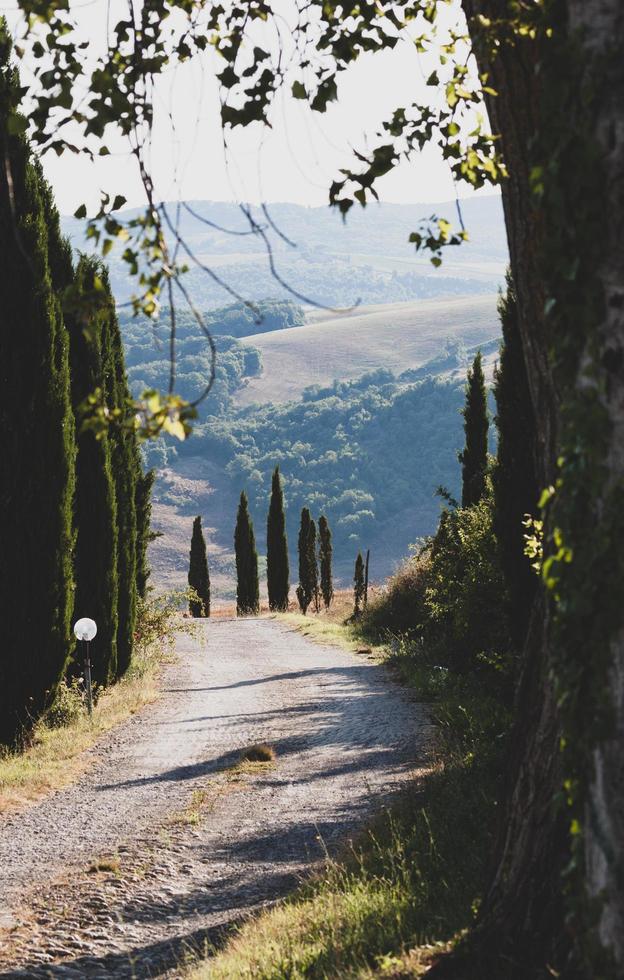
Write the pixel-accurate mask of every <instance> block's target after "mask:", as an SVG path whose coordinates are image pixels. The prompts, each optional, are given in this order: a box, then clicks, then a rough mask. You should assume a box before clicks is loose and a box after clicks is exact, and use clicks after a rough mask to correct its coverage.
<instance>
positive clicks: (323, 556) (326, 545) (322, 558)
mask: <svg viewBox="0 0 624 980" xmlns="http://www.w3.org/2000/svg"><path fill="white" fill-rule="evenodd" d="M332 552H333V548H332V535H331V529H330V527H329V522H328V520H327V518H326V517H325V515H324V514H321V516H320V517H319V564H320V566H321V594H322V596H323V602H324V603H325V608H326V609H329V607H330V606H331V603H332V599H333V598H334V582H333V577H332Z"/></svg>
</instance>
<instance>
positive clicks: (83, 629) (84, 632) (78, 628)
mask: <svg viewBox="0 0 624 980" xmlns="http://www.w3.org/2000/svg"><path fill="white" fill-rule="evenodd" d="M96 633H97V626H96V625H95V623H94V622H93V620H92V619H79V620H78V622H77V623H74V636H75V637H76V639H77V640H80V641H81V643H82V654H83V657H84V678H85V687H86V689H87V711H88V712H89V717H91V715H92V714H93V693H92V691H91V653H90V649H89V648H90V644H91V640H92V639H93V637H94V636H95V634H96Z"/></svg>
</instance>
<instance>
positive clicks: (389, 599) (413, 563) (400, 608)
mask: <svg viewBox="0 0 624 980" xmlns="http://www.w3.org/2000/svg"><path fill="white" fill-rule="evenodd" d="M430 567H431V559H430V555H429V550H428V549H422V548H421V549H419V550H418V551H417V552H416V554H414V555H412V556H411V557H410V558H408V559H406V560H405V561H404V562H403V563H402V564H401V566H400V567H399V568H398V570H397V571H396V572H395V573H394V575H392V576H391V577H390V578H389V579H388V581H387V582H386V583H385V585H384V588H383V591H382V593H381V594H380V596H379V597H378V598H376V599H374V600H373V601H372V602H369V604H368V606H367V607H366V611H365V613H364V617H363V620H362V623H363V628H365V629H366V630H367V631H368V632H370V634H371V635H372V636H374V637H384V636H385V635H386V634H387V633H388V632H389V633H391V634H393V635H402V634H405V633H410V634H415V635H418V634H419V632H420V631H421V630H422V628H423V624H424V623H425V622H426V619H427V615H428V610H427V606H426V603H425V594H426V589H427V584H428V574H429V571H430Z"/></svg>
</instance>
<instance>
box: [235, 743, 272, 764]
mask: <svg viewBox="0 0 624 980" xmlns="http://www.w3.org/2000/svg"><path fill="white" fill-rule="evenodd" d="M241 760H242V761H243V762H274V761H275V749H274V748H273V747H272V746H270V745H267V744H266V743H265V742H262V743H260V744H259V745H250V747H249V748H248V749H245V751H244V752H242V753H241Z"/></svg>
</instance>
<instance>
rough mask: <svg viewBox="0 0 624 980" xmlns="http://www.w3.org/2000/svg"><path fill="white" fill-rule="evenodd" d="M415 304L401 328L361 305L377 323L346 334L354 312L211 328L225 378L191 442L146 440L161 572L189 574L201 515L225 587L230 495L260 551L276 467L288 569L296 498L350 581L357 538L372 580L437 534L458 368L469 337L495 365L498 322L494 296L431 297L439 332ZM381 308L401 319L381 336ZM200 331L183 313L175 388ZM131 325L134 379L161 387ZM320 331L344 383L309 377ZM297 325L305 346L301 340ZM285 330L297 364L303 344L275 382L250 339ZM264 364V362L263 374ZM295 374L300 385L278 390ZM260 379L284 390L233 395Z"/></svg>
mask: <svg viewBox="0 0 624 980" xmlns="http://www.w3.org/2000/svg"><path fill="white" fill-rule="evenodd" d="M488 304H489V306H488ZM488 309H489V313H488ZM419 311H420V313H421V314H422V316H420V319H418V318H417V319H416V320H415V321H414V320H413V319H410V317H409V316H408V310H407V309H406V308H405V307H404V306H403V307H401V308H400V310H399V311H398V313H399V314H401V315H402V316H403V319H401V316H398V317H397V318H398V325H397V323H396V321H393V320H392V316H393V314H394V313H396V312H397V311H394V310H393V309H392V308H389V309H388V310H386V311H385V313H383V314H373V313H372V311H367V312H365V313H364V314H363V316H364V317H371V318H372V319H371V322H370V323H369V324H368V325H367V324H366V323H364V324H363V325H362V326H361V327H360V329H357V328H356V327H354V325H353V324H351V327H352V329H351V330H348V329H347V333H346V334H345V335H344V337H343V336H342V332H343V331H344V330H345V329H346V328H348V325H349V322H350V321H349V318H345V319H337V320H330V319H325V320H323V318H322V317H318V320H317V322H316V323H312V324H309V325H308V326H301V327H297V328H293V329H289V330H285V331H279V332H277V333H269V334H260V335H258V336H254V337H252V338H248V339H245V338H243V339H238V340H235V339H233V338H222V337H220V338H218V343H219V346H220V349H221V354H220V360H219V383H218V385H217V389H216V390H215V392H214V393H213V395H211V396H210V399H209V400H208V401H207V403H206V404H205V405H204V406H203V408H202V419H201V421H200V422H199V423H198V424H197V425H196V427H195V431H194V433H193V435H192V436H191V438H190V439H189V440H188V441H187V442H185V443H177V442H175V441H174V440H170V439H168V440H158V441H157V442H156V443H149V444H147V445H146V447H145V452H146V456H147V460H148V462H149V463H150V464H152V465H157V466H158V467H159V471H160V472H159V478H158V481H157V484H156V492H155V508H154V516H155V526H156V528H157V529H158V530H159V531H161V532H162V534H163V537H162V538H159V539H158V540H157V541H156V542H155V544H154V547H153V550H152V558H153V562H154V566H155V580H156V582H159V583H160V584H168V585H180V584H183V582H184V577H185V574H186V563H187V558H188V546H189V536H190V529H191V522H192V518H193V517H194V516H195V515H196V514H198V513H201V514H202V517H203V520H204V525H205V526H206V528H207V532H208V539H209V552H210V557H211V562H212V567H213V572H214V583H215V592H216V594H217V595H220V596H221V597H222V598H229V597H231V595H232V589H233V578H234V568H233V556H232V534H233V527H234V519H235V513H236V505H237V499H238V495H239V493H240V490H241V489H242V488H246V489H247V491H248V494H249V497H250V505H251V509H252V513H253V516H254V520H255V522H256V534H257V539H258V546H259V549H260V552H261V554H262V553H263V551H264V547H265V545H264V530H265V520H266V507H267V500H268V492H269V488H270V475H271V471H272V469H273V467H274V466H275V465H276V464H279V465H280V467H281V469H282V472H283V474H284V480H285V491H286V500H287V504H288V527H289V534H290V543H291V551H292V562H293V566H292V567H293V568H294V569H296V553H295V549H296V534H297V522H298V518H299V511H300V508H301V507H302V506H303V505H309V506H310V507H311V508H312V510H313V513H314V514H315V515H316V516H318V514H319V513H321V512H325V513H326V514H327V516H328V517H329V519H330V522H331V524H332V527H333V531H334V544H335V560H336V570H337V574H338V576H339V577H341V578H342V579H343V580H344V581H345V582H348V581H349V578H350V575H351V571H352V563H353V559H354V556H355V553H356V552H357V549H358V548H366V547H370V548H371V551H372V554H373V559H374V561H373V572H374V577H375V578H377V579H379V578H381V577H383V576H384V575H386V574H387V573H388V572H389V571H390V570H391V569H392V567H393V565H394V562H395V561H396V560H397V559H398V558H399V556H400V555H402V554H404V553H405V551H406V549H407V547H408V546H409V544H410V543H411V542H413V541H414V540H416V539H417V538H418V537H420V536H422V535H424V534H427V533H429V531H431V529H432V528H433V526H434V524H435V520H436V516H437V514H438V511H439V501H438V500H437V499H436V497H435V489H436V487H437V486H438V484H440V483H442V484H445V485H446V486H448V487H449V489H450V490H451V491H452V492H457V490H458V480H459V468H458V465H457V459H456V451H457V450H458V449H459V448H460V446H461V439H462V424H461V416H460V414H459V409H460V408H461V405H462V403H463V384H464V378H465V372H466V368H467V365H468V363H469V361H470V359H471V357H472V356H474V352H475V350H476V348H477V345H478V346H479V347H480V348H481V349H482V350H483V352H484V354H485V355H486V364H488V365H489V366H490V368H491V365H492V362H493V359H494V358H495V357H496V354H497V349H498V330H497V322H496V318H495V311H494V300H493V298H487V303H485V304H484V303H478V304H477V305H476V306H475V305H474V300H472V299H469V300H465V301H463V303H459V302H455V301H453V303H452V304H451V306H450V307H447V309H446V315H444V314H445V310H444V305H443V304H441V303H437V304H436V305H435V307H434V308H432V314H431V315H432V316H433V313H434V312H435V313H436V315H437V316H438V317H439V322H440V324H441V326H438V328H437V332H436V328H435V326H431V325H430V323H429V320H428V318H427V317H426V316H424V313H423V311H422V310H420V307H419ZM412 316H413V310H412ZM375 317H377V319H375ZM384 317H385V318H389V319H387V320H386V322H389V323H391V322H394V323H395V327H396V331H395V333H393V332H392V330H391V329H390V328H388V329H389V333H388V335H385V334H384V328H383V327H382V325H381V324H382V322H383V318H384ZM194 329H195V330H196V328H195V327H194V326H193V324H192V322H191V321H188V322H186V321H184V324H183V327H182V330H181V338H180V344H181V349H180V357H179V369H180V372H181V374H180V390H186V385H187V384H191V383H192V384H193V385H194V386H196V385H197V384H198V383H199V379H198V378H197V376H194V375H193V372H192V371H191V372H190V373H189V374H187V373H185V372H186V371H187V369H188V368H192V367H194V366H195V367H201V366H202V364H203V368H204V370H205V367H206V365H205V363H204V362H203V361H202V360H201V358H205V353H204V354H202V353H201V345H202V344H203V347H204V350H205V341H203V340H201V338H200V337H198V336H194V335H193V330H194ZM126 331H127V343H128V358H129V364H130V372H131V377H132V378H133V380H134V382H135V383H136V382H137V380H138V379H139V378H145V377H148V378H149V380H150V382H152V383H155V384H163V383H164V382H165V380H166V377H167V368H168V365H167V360H166V357H165V356H164V353H163V352H162V351H161V353H160V355H159V358H156V359H148V360H146V361H145V362H144V363H142V358H143V357H144V353H143V351H142V348H141V347H140V343H141V342H142V339H143V338H144V333H143V334H142V333H141V330H140V328H139V327H138V325H137V324H136V322H133V321H130V322H129V323H127V324H126ZM315 331H322V332H323V333H322V336H323V338H324V339H323V346H322V348H321V349H323V350H326V351H327V352H328V357H331V356H334V354H335V351H336V350H338V351H339V354H338V355H336V356H337V357H338V359H337V360H335V361H333V362H331V363H330V365H329V367H328V368H327V369H326V370H327V372H328V373H329V374H330V375H331V372H333V371H334V370H338V371H340V372H341V373H342V374H347V375H350V377H349V378H348V380H336V381H330V382H328V383H326V384H312V385H307V386H305V385H304V382H305V379H306V375H307V374H308V375H309V376H310V377H313V376H314V375H313V372H311V371H310V366H309V358H307V357H306V356H305V350H306V347H307V345H309V347H310V349H311V350H313V349H314V348H315V344H316V343H317V341H316V339H315V338H316V336H317V334H316V333H315ZM367 331H368V333H367ZM299 334H301V335H302V337H303V338H304V340H303V343H302V345H297V344H296V338H297V336H298V335H299ZM281 336H285V337H288V338H289V344H291V345H293V344H294V345H295V347H294V349H293V351H291V353H290V356H291V357H294V358H295V361H296V356H295V355H297V352H298V356H301V357H302V358H303V360H302V365H301V367H300V368H299V369H298V370H297V371H296V372H295V371H294V368H293V369H292V370H291V369H288V370H287V369H286V368H284V367H283V365H282V371H283V375H284V377H285V378H286V379H287V380H288V385H286V386H285V387H280V386H279V383H278V382H279V370H277V371H276V372H274V367H275V365H274V364H273V362H272V357H273V354H272V347H271V345H270V344H266V343H264V349H263V350H262V351H261V350H259V349H257V347H256V345H258V347H259V346H260V344H262V343H263V342H266V341H267V340H268V339H269V338H274V339H275V338H278V337H281ZM306 337H309V338H310V339H308V340H306V339H305V338H306ZM363 338H364V342H363ZM376 344H377V345H378V346H377V348H375V345H376ZM194 345H199V346H198V348H197V349H196V347H195V346H194ZM302 351H303V354H301V352H302ZM388 351H390V352H391V353H392V357H391V358H390V360H391V361H392V363H393V366H394V370H389V369H388V368H379V367H376V370H374V371H369V372H367V373H366V372H363V371H362V367H363V366H364V368H366V366H368V364H369V363H370V361H369V359H371V358H372V363H379V361H382V360H383V358H384V355H385V354H386V353H387V352H388ZM194 352H195V353H194ZM198 358H199V360H198ZM266 362H268V364H269V365H272V366H271V368H270V371H269V372H268V373H267V372H266V370H265V369H266ZM293 363H294V362H293ZM261 372H264V373H261ZM293 379H294V381H296V387H297V391H296V394H294V395H293V397H291V398H288V399H286V398H283V397H282V396H283V395H284V393H285V392H286V393H287V392H288V391H289V390H290V388H289V385H290V386H292V384H293ZM257 385H260V388H259V389H256V391H255V395H257V394H258V391H260V393H262V392H264V393H265V394H266V393H269V392H270V391H271V389H272V388H277V391H278V397H277V398H275V399H273V400H271V399H270V398H268V397H265V398H264V399H263V400H262V404H260V405H258V404H256V405H247V404H241V403H242V402H246V401H247V400H248V391H249V390H250V389H251V387H252V386H257ZM254 400H257V399H256V398H255V396H254Z"/></svg>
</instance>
